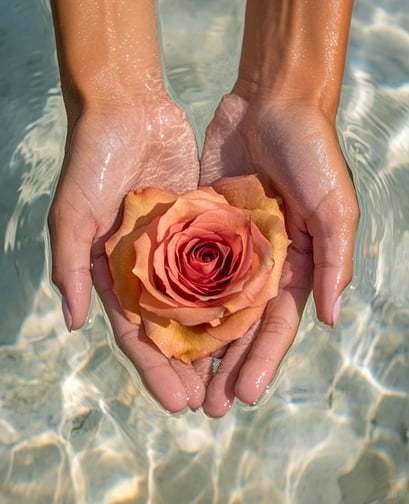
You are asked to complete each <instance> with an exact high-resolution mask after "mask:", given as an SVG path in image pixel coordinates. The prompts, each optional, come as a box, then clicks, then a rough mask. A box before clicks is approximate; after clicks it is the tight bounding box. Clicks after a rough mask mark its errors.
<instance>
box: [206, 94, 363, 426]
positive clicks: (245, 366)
mask: <svg viewBox="0 0 409 504" xmlns="http://www.w3.org/2000/svg"><path fill="white" fill-rule="evenodd" d="M334 122H335V120H334V118H328V117H327V116H326V115H325V114H324V113H323V112H322V111H321V110H320V109H319V107H317V106H315V105H311V104H308V103H305V102H297V101H292V102H285V101H281V100H260V101H246V100H245V99H243V98H242V97H240V96H239V95H237V94H233V93H232V94H230V95H227V96H225V97H224V98H223V100H222V102H221V104H220V105H219V107H218V109H217V111H216V114H215V117H214V119H213V120H212V122H211V123H210V125H209V128H208V130H207V133H206V140H205V145H204V150H203V156H202V161H201V180H200V183H201V184H203V185H207V184H210V183H211V182H212V181H214V180H215V179H217V178H219V177H221V176H236V175H243V174H248V173H260V174H261V175H262V176H263V178H264V179H265V180H267V181H268V183H269V185H270V187H269V189H270V191H271V192H272V193H273V194H277V195H280V196H281V197H282V199H283V202H284V207H285V218H286V226H287V231H288V234H289V238H290V239H291V241H292V243H291V245H290V247H289V250H288V256H287V260H286V263H285V266H284V270H283V275H282V279H281V283H280V290H279V294H278V296H277V297H276V298H274V299H273V300H272V301H271V302H270V303H269V304H268V306H267V308H266V311H265V313H264V317H263V320H262V322H261V324H260V326H259V328H258V329H256V330H253V331H252V332H251V333H249V334H247V335H245V336H244V337H243V338H241V339H239V340H236V341H235V342H233V343H232V344H230V346H229V348H228V349H227V351H226V353H225V355H224V357H223V360H222V363H221V365H220V366H219V368H218V370H217V373H216V374H215V375H214V377H213V378H212V379H211V381H210V383H209V385H208V387H207V393H206V399H205V401H204V404H203V408H204V411H205V412H206V413H207V414H208V415H209V416H215V417H218V416H222V415H224V414H225V413H226V412H227V411H228V409H229V408H230V407H231V405H232V402H233V400H234V398H235V397H238V398H239V399H240V400H242V401H243V402H245V403H248V404H254V403H255V402H256V401H257V400H258V399H259V398H260V396H261V395H262V393H263V392H264V390H265V389H266V387H267V386H268V384H269V383H270V382H271V380H272V378H273V377H274V374H275V372H276V371H277V369H278V367H279V365H280V362H281V361H282V359H283V357H284V355H285V354H286V352H287V351H288V349H289V347H290V346H291V344H292V342H293V340H294V337H295V334H296V331H297V328H298V325H299V322H300V319H301V315H302V312H303V309H304V306H305V303H306V300H307V298H308V295H309V293H310V290H311V286H312V288H313V295H314V300H315V306H316V312H317V317H318V319H319V320H320V321H321V322H323V323H325V324H327V325H329V326H334V325H335V324H336V322H337V319H338V316H339V311H340V308H341V295H342V291H343V290H344V289H345V287H346V286H347V284H348V283H349V282H350V280H351V276H352V255H353V244H354V236H355V232H356V225H357V220H358V213H359V212H358V206H357V202H356V197H355V192H354V188H353V185H352V182H351V180H350V177H349V174H348V170H347V167H346V165H345V161H344V159H343V156H342V153H341V151H340V147H339V143H338V139H337V134H336V130H335V125H334Z"/></svg>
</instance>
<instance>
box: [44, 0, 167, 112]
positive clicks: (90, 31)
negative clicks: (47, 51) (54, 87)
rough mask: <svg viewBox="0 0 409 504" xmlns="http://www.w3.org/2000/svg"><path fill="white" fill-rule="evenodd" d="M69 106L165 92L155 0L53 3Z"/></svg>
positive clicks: (59, 0) (129, 100) (129, 99)
mask: <svg viewBox="0 0 409 504" xmlns="http://www.w3.org/2000/svg"><path fill="white" fill-rule="evenodd" d="M52 9H53V17H54V26H55V32H56V41H57V49H58V58H59V66H60V74H61V83H62V88H63V93H64V98H65V101H66V104H67V105H68V108H70V106H73V104H74V103H75V104H76V106H78V104H79V106H81V107H83V106H86V105H88V104H90V103H91V104H94V103H101V104H104V103H105V104H106V103H109V104H111V103H113V104H116V103H119V104H125V105H126V104H132V103H133V102H134V101H135V100H137V99H138V98H140V96H141V95H146V93H147V92H148V93H149V92H152V93H155V92H157V91H160V90H162V89H163V82H162V72H161V63H160V51H159V43H158V36H157V24H156V15H155V7H154V0H137V1H134V0H52Z"/></svg>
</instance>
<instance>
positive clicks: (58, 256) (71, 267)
mask: <svg viewBox="0 0 409 504" xmlns="http://www.w3.org/2000/svg"><path fill="white" fill-rule="evenodd" d="M48 226H49V230H50V239H51V253H52V280H53V282H54V284H55V285H56V286H57V288H58V289H59V291H60V292H61V295H62V309H63V314H64V319H65V323H66V326H67V329H68V330H69V331H71V330H72V329H78V328H80V327H81V326H82V325H83V324H84V322H85V319H86V317H87V313H88V308H89V304H90V299H91V288H92V278H91V273H90V250H91V243H92V240H93V237H94V234H95V226H94V225H87V223H84V218H83V216H80V215H79V213H77V212H76V211H75V210H73V209H72V207H70V206H69V205H68V204H67V205H59V204H58V203H56V202H54V203H53V206H52V208H51V210H50V213H49V217H48Z"/></svg>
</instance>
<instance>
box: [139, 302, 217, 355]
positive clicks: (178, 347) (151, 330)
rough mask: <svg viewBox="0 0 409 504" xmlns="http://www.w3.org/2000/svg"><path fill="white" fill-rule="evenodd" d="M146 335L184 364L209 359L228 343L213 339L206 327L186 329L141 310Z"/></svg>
mask: <svg viewBox="0 0 409 504" xmlns="http://www.w3.org/2000/svg"><path fill="white" fill-rule="evenodd" d="M141 313H142V319H143V325H144V329H145V333H146V335H147V336H148V337H149V338H150V339H151V340H152V341H153V342H154V343H155V345H156V346H157V347H158V348H159V349H160V351H161V352H162V353H163V354H165V355H166V357H168V358H169V359H170V358H171V357H176V358H177V359H180V360H182V361H183V362H186V363H190V362H192V361H194V360H197V359H201V358H202V357H207V356H208V355H210V354H211V353H213V352H215V351H216V350H219V349H220V348H223V347H224V346H225V345H226V343H227V342H226V341H222V340H220V339H216V338H213V337H212V336H211V335H210V334H208V333H207V332H206V330H205V329H204V326H201V325H199V326H195V327H185V326H182V325H181V324H178V323H177V322H175V321H174V320H170V319H164V318H161V317H158V316H157V315H155V314H153V313H150V312H147V311H146V310H144V309H143V308H142V309H141Z"/></svg>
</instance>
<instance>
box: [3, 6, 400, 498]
mask: <svg viewBox="0 0 409 504" xmlns="http://www.w3.org/2000/svg"><path fill="white" fill-rule="evenodd" d="M193 4H194V6H193ZM160 6H161V8H162V9H163V10H162V14H163V18H162V19H163V20H166V23H164V24H163V44H164V48H165V52H166V61H165V64H166V68H167V71H168V74H169V82H170V85H171V86H172V88H173V93H174V95H175V96H176V97H177V99H178V101H179V102H180V103H181V104H183V106H185V107H186V108H187V111H188V113H189V115H190V117H191V118H192V119H193V120H194V121H195V125H196V130H197V132H198V141H199V143H200V142H201V141H202V139H203V134H204V129H205V126H206V124H207V122H208V120H209V119H210V117H211V114H212V112H213V110H214V107H215V106H216V104H217V101H218V99H219V98H220V96H221V95H222V94H223V93H224V92H226V91H228V89H229V87H230V85H231V83H232V82H233V81H234V77H235V71H236V67H237V58H238V49H237V43H238V41H239V40H240V35H241V23H240V19H241V15H242V12H243V7H244V2H243V1H240V2H228V1H223V2H220V1H218V2H216V1H209V2H198V1H195V2H192V1H189V2H188V1H187V0H177V1H176V0H174V1H172V0H161V1H160ZM23 7H24V8H23ZM4 15H5V19H9V20H10V23H11V26H13V28H18V29H17V30H16V29H14V30H11V29H10V28H6V25H4V29H2V30H0V48H1V49H3V48H6V49H7V51H4V55H5V57H7V58H9V59H10V61H9V64H10V67H12V68H13V75H12V77H11V76H10V75H11V74H9V73H7V74H6V73H4V74H0V90H1V95H0V100H1V106H2V110H3V111H4V117H6V119H7V120H8V128H5V129H4V130H3V132H2V133H1V135H2V140H3V142H2V147H1V148H2V154H3V157H4V159H7V160H8V162H7V163H5V164H3V166H1V168H0V169H1V174H2V175H1V176H2V178H3V180H4V183H3V185H2V186H1V189H0V190H1V192H2V196H1V199H0V201H1V208H2V212H1V213H0V223H1V226H2V234H3V236H4V245H3V246H4V254H2V255H1V256H0V266H1V271H2V275H3V280H4V281H5V285H6V288H4V289H2V292H1V294H0V295H1V302H2V307H3V308H2V311H1V317H2V320H1V328H2V333H1V335H2V339H1V341H2V346H1V347H0V368H1V370H2V378H1V382H0V392H1V393H0V407H1V411H2V414H1V418H0V501H1V502H2V503H3V502H4V503H6V504H8V503H13V504H14V503H24V502H27V503H30V504H32V503H37V502H38V503H41V504H43V503H48V502H50V503H52V502H55V503H60V502H65V503H97V502H98V503H119V502H122V503H125V502H127V503H128V502H129V503H136V502H141V503H144V502H153V503H155V504H157V503H162V502H163V503H169V502H179V503H181V504H183V503H185V502H186V503H220V504H221V503H227V502H230V503H239V502H245V503H247V502H257V503H269V504H270V503H272V502H273V503H274V504H275V503H277V504H281V503H283V504H284V503H285V504H309V503H311V504H319V503H325V504H328V503H331V504H332V503H341V502H342V504H361V503H365V502H368V503H369V502H374V503H375V502H376V503H382V504H383V503H390V504H404V503H407V502H409V480H408V473H409V394H408V390H409V338H408V337H407V336H408V327H409V305H408V301H407V300H408V298H409V286H408V282H407V277H408V266H407V263H408V261H407V258H408V254H409V224H408V223H409V219H408V216H409V203H408V198H407V188H408V187H409V126H408V125H409V84H408V77H407V76H408V70H409V59H408V56H407V55H408V54H409V52H408V50H409V34H408V31H407V27H408V20H409V13H408V12H407V5H406V2H405V1H400V2H399V1H393V2H388V1H386V0H385V1H383V2H381V1H379V2H376V5H374V3H373V2H369V0H358V2H357V4H356V8H355V15H354V21H353V25H352V31H351V42H350V51H349V56H348V64H347V68H346V73H345V82H344V89H343V96H342V104H341V109H340V113H339V117H338V126H339V133H340V140H341V144H342V147H343V150H344V153H345V156H346V159H347V162H348V164H349V166H350V168H351V171H352V174H353V177H354V181H355V184H356V188H357V193H358V197H359V201H360V205H361V214H362V215H361V221H360V228H359V236H358V240H357V244H356V255H355V257H356V260H355V264H356V268H355V278H354V281H353V283H352V286H351V287H350V288H349V290H348V292H347V293H346V296H345V299H344V308H343V311H342V315H341V320H340V324H339V325H338V326H337V328H336V329H334V330H329V329H328V328H325V327H324V326H322V325H321V324H319V323H317V321H316V319H315V316H314V310H313V306H312V303H311V302H310V303H309V304H308V306H307V309H306V312H305V315H304V318H303V321H302V325H301V327H300V331H299V334H298V337H297V340H296V343H295V344H294V347H293V348H292V351H291V352H290V353H289V354H288V356H287V358H286V360H285V362H284V363H283V365H282V368H281V369H280V372H279V374H278V376H277V378H276V380H275V381H274V383H273V384H272V385H271V386H270V390H269V392H268V393H267V394H265V396H264V397H263V399H262V400H261V401H260V404H259V405H258V406H256V407H253V408H250V407H244V406H242V405H239V404H236V405H235V406H234V407H233V409H232V411H231V412H230V413H229V414H228V415H227V416H226V417H225V418H223V419H221V420H217V421H213V420H210V419H207V418H205V417H204V416H203V415H202V414H201V413H195V414H194V413H184V414H181V415H178V416H175V417H172V416H169V415H167V414H166V413H165V412H163V411H161V410H160V409H159V408H158V407H157V406H156V404H154V402H153V401H152V400H151V399H150V398H149V397H148V396H147V395H146V394H145V392H144V390H143V387H142V386H141V384H140V381H139V379H138V378H137V376H136V374H135V373H134V372H133V371H132V370H131V369H130V368H129V366H127V365H126V364H125V362H124V361H123V360H121V359H120V358H117V354H116V350H115V348H114V352H113V351H112V341H109V340H108V338H107V336H109V334H110V333H109V329H108V325H107V323H106V321H105V318H104V316H103V313H102V310H101V307H100V303H99V302H98V300H96V299H94V300H93V304H92V308H91V311H90V314H89V320H88V323H87V324H86V326H85V327H84V329H82V330H81V331H76V332H74V333H71V334H68V333H67V332H66V330H65V327H64V322H63V318H62V315H61V312H60V303H59V299H58V296H57V295H56V293H55V292H54V290H53V289H52V288H51V287H50V284H49V267H48V261H49V252H48V242H47V237H46V233H45V231H44V229H45V228H44V224H45V218H46V209H47V206H48V203H49V199H50V194H51V191H52V188H53V185H54V183H55V177H56V174H57V173H58V170H59V167H60V163H61V159H62V155H63V142H64V128H65V119H64V112H63V108H62V101H61V97H60V96H59V93H58V92H56V88H57V86H58V81H57V70H56V63H55V57H54V47H53V42H52V36H51V21H50V18H49V13H48V10H47V9H44V6H43V7H41V5H40V4H37V3H34V2H33V3H32V4H30V7H29V8H28V7H27V4H26V3H24V4H23V2H15V3H13V4H11V3H10V4H9V5H8V6H7V8H5V10H4ZM34 21H35V22H34ZM2 24H3V22H2ZM2 28H3V26H2ZM20 31H21V33H22V35H21V36H20ZM192 33H194V35H195V37H194V38H193V40H194V42H195V43H192ZM20 37H23V38H24V41H25V43H24V44H23V45H21V44H20V43H19V42H20ZM7 55H8V56H7ZM14 81H15V82H16V84H15V85H14ZM22 81H23V82H24V81H25V82H27V83H28V84H27V86H26V87H25V88H24V86H21V82H22Z"/></svg>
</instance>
